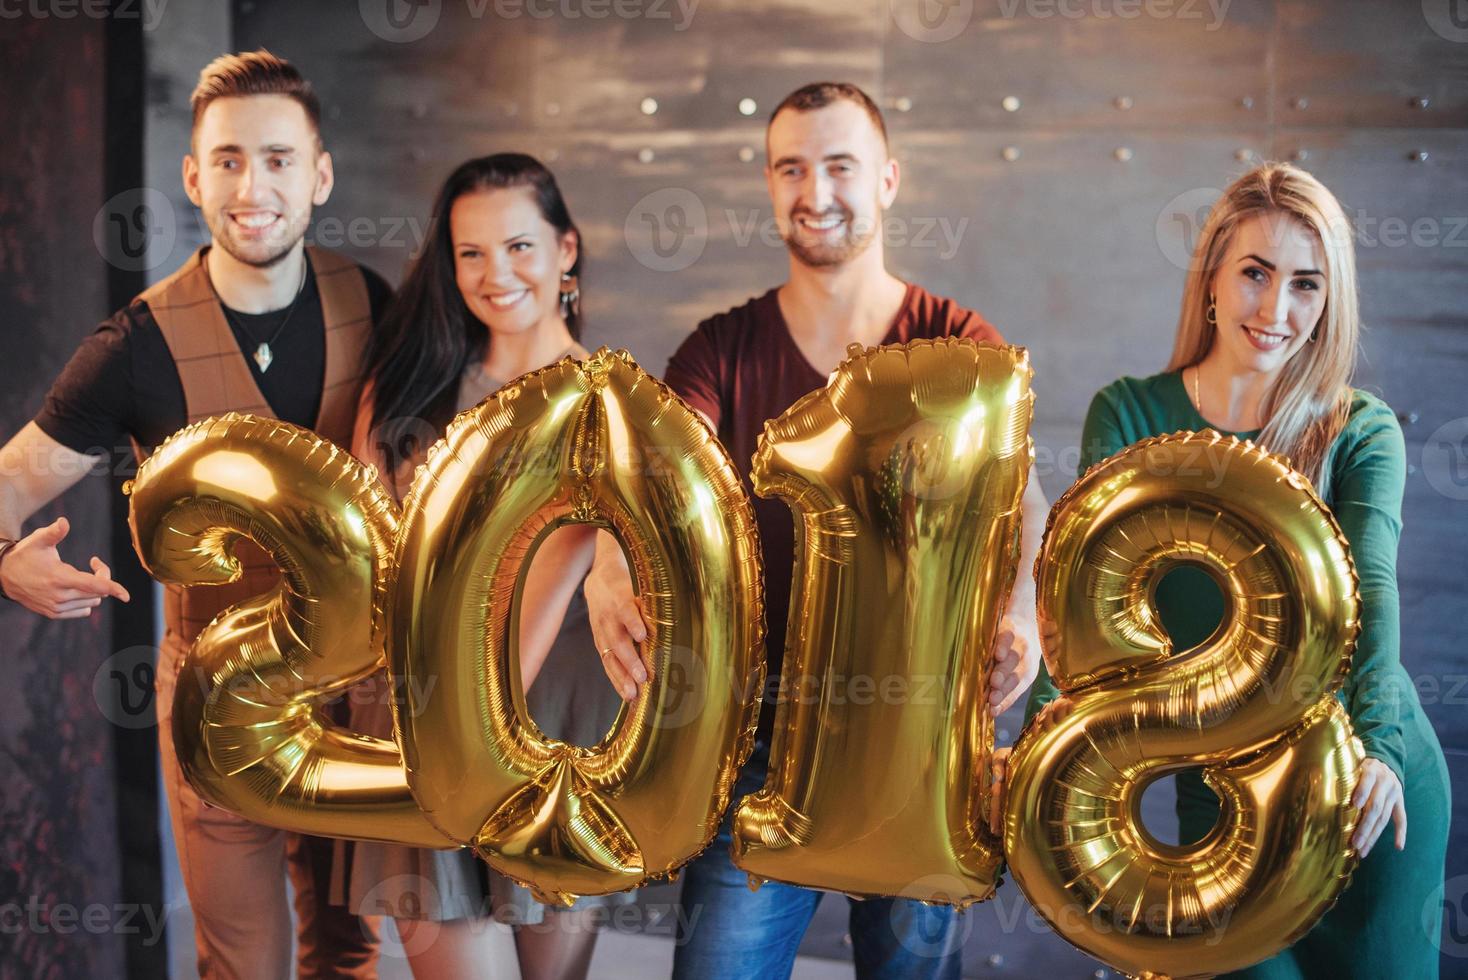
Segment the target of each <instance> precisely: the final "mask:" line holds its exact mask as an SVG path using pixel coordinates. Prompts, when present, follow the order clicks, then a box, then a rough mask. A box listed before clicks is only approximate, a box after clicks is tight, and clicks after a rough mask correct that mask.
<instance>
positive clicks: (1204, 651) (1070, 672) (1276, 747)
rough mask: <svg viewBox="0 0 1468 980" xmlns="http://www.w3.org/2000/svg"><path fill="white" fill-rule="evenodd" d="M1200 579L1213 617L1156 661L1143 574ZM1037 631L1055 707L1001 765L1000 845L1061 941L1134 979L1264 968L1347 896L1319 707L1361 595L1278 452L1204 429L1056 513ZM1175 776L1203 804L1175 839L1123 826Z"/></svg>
mask: <svg viewBox="0 0 1468 980" xmlns="http://www.w3.org/2000/svg"><path fill="white" fill-rule="evenodd" d="M1182 563H1190V564H1194V565H1197V566H1200V567H1201V568H1203V569H1204V570H1205V571H1206V572H1207V573H1208V574H1209V575H1210V576H1211V577H1212V578H1213V579H1215V580H1216V581H1217V583H1218V585H1219V587H1220V589H1221V591H1222V593H1223V596H1224V601H1225V608H1226V612H1225V614H1224V619H1223V622H1222V623H1221V624H1220V626H1219V627H1218V629H1217V630H1216V631H1215V632H1214V634H1213V636H1212V637H1211V638H1210V639H1208V640H1207V641H1206V642H1205V643H1203V644H1202V645H1201V646H1200V647H1199V648H1197V649H1196V650H1195V651H1193V652H1191V653H1189V654H1188V655H1187V656H1186V657H1183V658H1181V659H1178V660H1169V659H1168V657H1169V655H1170V654H1171V652H1172V650H1171V647H1170V644H1169V641H1168V638H1167V635H1166V633H1165V631H1164V630H1163V628H1162V625H1161V623H1160V621H1159V618H1158V613H1157V609H1156V607H1155V605H1154V599H1153V596H1154V590H1155V588H1156V584H1157V582H1158V581H1159V580H1160V579H1161V577H1162V576H1163V575H1165V574H1166V573H1167V571H1168V570H1170V569H1171V568H1174V567H1176V566H1178V565H1179V564H1182ZM1036 575H1037V580H1038V587H1039V598H1038V602H1039V617H1040V627H1041V628H1040V632H1041V635H1042V636H1044V637H1045V661H1046V664H1047V665H1048V666H1049V668H1050V673H1051V676H1052V677H1054V679H1055V682H1056V685H1057V686H1058V687H1059V688H1060V689H1061V690H1062V691H1064V692H1066V694H1067V696H1068V697H1069V698H1070V699H1071V700H1072V702H1073V709H1072V711H1071V713H1070V714H1069V715H1068V716H1067V717H1066V718H1064V719H1063V720H1062V721H1060V722H1059V723H1058V724H1055V725H1054V726H1053V727H1049V728H1048V729H1046V730H1041V729H1039V728H1036V729H1034V730H1031V731H1027V732H1026V733H1025V734H1024V736H1023V737H1022V738H1021V739H1020V741H1019V744H1018V745H1017V746H1016V747H1015V750H1014V754H1013V756H1012V757H1011V759H1010V761H1009V774H1008V776H1009V789H1008V794H1007V801H1006V812H1005V828H1004V830H1005V832H1004V843H1005V853H1006V856H1007V858H1008V861H1009V866H1010V868H1011V869H1012V870H1013V872H1014V877H1015V880H1016V881H1018V882H1019V885H1020V887H1021V889H1023V891H1024V893H1025V895H1026V897H1027V898H1029V900H1030V902H1031V903H1032V904H1033V905H1034V907H1035V908H1036V909H1037V910H1038V911H1039V912H1040V913H1041V914H1042V915H1043V916H1045V918H1046V919H1048V920H1049V921H1050V923H1051V924H1052V925H1053V926H1054V927H1055V928H1056V930H1057V931H1058V932H1059V933H1060V935H1061V936H1062V937H1064V938H1065V939H1067V940H1068V941H1070V942H1071V943H1073V944H1074V945H1076V946H1077V947H1079V948H1080V949H1082V950H1084V951H1085V952H1087V953H1090V954H1091V955H1093V956H1095V957H1097V958H1099V959H1101V960H1103V961H1104V962H1106V963H1107V964H1109V965H1111V966H1112V967H1115V968H1116V969H1118V970H1122V971H1124V972H1126V973H1129V974H1133V975H1144V974H1145V975H1166V976H1172V977H1192V976H1208V975H1212V974H1215V973H1223V972H1227V971H1229V970H1234V969H1239V968H1242V967H1244V966H1247V965H1249V964H1251V963H1255V962H1258V961H1260V960H1264V959H1267V958H1268V957H1270V956H1272V955H1274V954H1275V953H1276V952H1278V951H1279V950H1280V949H1282V948H1284V947H1285V946H1288V945H1289V944H1290V943H1292V942H1294V941H1295V940H1296V939H1298V938H1299V937H1300V936H1302V935H1304V933H1305V932H1306V931H1307V930H1309V928H1310V927H1311V926H1312V925H1313V924H1314V923H1315V922H1316V921H1317V920H1318V919H1319V918H1320V916H1321V915H1323V914H1324V913H1325V911H1326V910H1327V909H1328V908H1329V907H1330V905H1331V904H1332V903H1333V902H1334V901H1335V899H1336V896H1337V895H1339V893H1340V890H1341V889H1342V888H1344V887H1345V885H1346V882H1347V880H1348V878H1349V875H1350V871H1351V870H1352V868H1353V866H1354V860H1355V858H1354V854H1353V852H1352V851H1351V850H1350V848H1349V843H1348V842H1349V840H1350V835H1351V831H1352V829H1353V827H1354V825H1355V820H1356V811H1355V809H1354V808H1352V807H1351V806H1350V805H1349V799H1350V795H1351V792H1352V790H1353V788H1354V785H1355V779H1356V773H1357V769H1358V768H1359V765H1360V762H1361V758H1362V755H1361V749H1360V745H1359V742H1357V741H1356V740H1355V739H1354V737H1353V736H1352V734H1351V727H1350V723H1349V720H1348V719H1347V717H1346V714H1345V711H1344V710H1343V709H1342V708H1341V706H1340V704H1339V702H1337V701H1336V699H1335V697H1334V696H1333V694H1334V692H1335V691H1336V690H1337V689H1338V688H1339V687H1340V685H1341V682H1342V680H1343V678H1344V675H1345V671H1346V669H1347V667H1348V666H1349V664H1350V659H1351V652H1352V650H1353V648H1354V646H1355V642H1356V636H1357V634H1358V632H1359V623H1358V618H1357V617H1358V616H1359V610H1360V602H1359V599H1358V597H1357V594H1356V575H1355V570H1354V567H1353V566H1352V564H1351V558H1350V552H1349V549H1348V546H1347V544H1346V540H1345V537H1344V536H1343V535H1342V533H1341V530H1340V528H1339V527H1338V526H1337V524H1336V522H1335V520H1334V518H1332V516H1331V514H1330V512H1329V511H1328V510H1327V509H1326V507H1325V505H1324V504H1322V503H1321V502H1320V499H1319V498H1318V497H1317V496H1316V495H1315V493H1314V491H1313V490H1312V489H1311V487H1310V484H1309V481H1308V480H1306V479H1305V478H1304V477H1303V476H1301V475H1300V474H1299V473H1297V472H1295V471H1293V470H1291V469H1290V468H1289V466H1288V464H1287V463H1286V461H1285V460H1284V459H1282V458H1281V457H1277V456H1270V455H1268V454H1267V453H1265V452H1264V451H1262V450H1261V449H1259V448H1257V447H1256V446H1254V445H1253V444H1252V443H1248V442H1239V441H1238V440H1237V439H1234V438H1227V439H1225V438H1224V437H1222V436H1219V435H1218V434H1217V433H1212V432H1208V433H1203V434H1195V433H1179V434H1176V435H1172V436H1164V437H1160V438H1156V439H1149V440H1146V441H1144V442H1140V443H1137V444H1136V445H1134V446H1132V447H1130V448H1128V449H1126V450H1124V451H1122V452H1121V453H1118V454H1117V455H1116V456H1113V457H1112V458H1111V459H1109V460H1106V461H1104V462H1102V463H1101V464H1099V465H1097V466H1095V467H1093V468H1092V469H1091V470H1090V471H1089V472H1087V473H1086V474H1085V476H1084V477H1082V479H1081V480H1080V481H1079V482H1078V483H1077V484H1076V485H1075V486H1074V487H1072V488H1071V490H1070V491H1069V492H1068V493H1066V494H1065V496H1063V497H1062V498H1061V499H1060V501H1058V502H1057V503H1056V505H1055V508H1054V510H1053V511H1052V512H1051V515H1050V522H1049V526H1048V528H1047V530H1046V535H1045V543H1044V546H1043V550H1042V553H1041V555H1040V558H1039V560H1038V562H1037V565H1036ZM1192 766H1201V767H1203V768H1204V778H1205V779H1206V780H1207V782H1208V784H1209V785H1210V786H1211V787H1212V788H1213V790H1214V791H1215V792H1216V793H1217V794H1218V795H1219V797H1220V798H1221V799H1222V803H1223V805H1222V810H1221V814H1220V817H1219V822H1218V824H1217V826H1216V827H1215V828H1214V829H1213V831H1212V832H1210V833H1209V834H1208V835H1207V836H1205V837H1204V839H1203V840H1201V841H1199V842H1198V843H1196V844H1192V845H1184V846H1177V845H1168V844H1163V843H1160V842H1159V841H1158V840H1157V839H1156V838H1155V837H1154V836H1152V834H1150V833H1149V832H1148V831H1147V829H1146V828H1145V827H1144V826H1143V825H1142V821H1141V816H1140V801H1141V798H1142V793H1143V791H1144V789H1145V788H1146V786H1147V785H1148V784H1149V783H1151V782H1152V781H1154V780H1156V779H1157V778H1159V777H1161V776H1165V775H1168V774H1171V773H1175V772H1177V771H1179V770H1181V769H1184V768H1186V767H1192Z"/></svg>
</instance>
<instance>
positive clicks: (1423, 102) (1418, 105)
mask: <svg viewBox="0 0 1468 980" xmlns="http://www.w3.org/2000/svg"><path fill="white" fill-rule="evenodd" d="M1407 104H1408V105H1410V106H1411V107H1412V108H1414V109H1426V108H1427V107H1428V106H1430V105H1432V100H1431V99H1429V98H1428V97H1427V96H1425V95H1419V96H1417V98H1415V99H1413V100H1412V101H1411V102H1409V103H1407Z"/></svg>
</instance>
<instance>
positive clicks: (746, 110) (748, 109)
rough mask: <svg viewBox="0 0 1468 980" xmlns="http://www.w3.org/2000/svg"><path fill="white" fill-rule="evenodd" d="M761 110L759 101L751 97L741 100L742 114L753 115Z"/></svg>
mask: <svg viewBox="0 0 1468 980" xmlns="http://www.w3.org/2000/svg"><path fill="white" fill-rule="evenodd" d="M758 111H759V103H758V102H756V101H754V100H753V99H750V98H744V99H740V100H739V114H740V115H741V116H752V115H754V114H755V113H756V112H758Z"/></svg>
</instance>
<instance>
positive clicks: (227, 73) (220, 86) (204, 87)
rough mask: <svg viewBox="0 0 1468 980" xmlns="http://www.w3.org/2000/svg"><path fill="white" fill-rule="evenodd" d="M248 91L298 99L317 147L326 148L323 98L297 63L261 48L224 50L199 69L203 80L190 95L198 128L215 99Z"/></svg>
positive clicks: (246, 94) (244, 94)
mask: <svg viewBox="0 0 1468 980" xmlns="http://www.w3.org/2000/svg"><path fill="white" fill-rule="evenodd" d="M248 95H284V96H286V97H287V98H290V99H294V100H295V101H296V102H297V103H298V104H299V105H300V106H301V108H302V109H304V110H306V118H307V119H309V120H311V128H312V129H313V130H315V132H316V148H317V149H318V150H319V149H321V148H322V145H323V144H322V140H321V100H320V99H318V98H317V97H316V93H315V92H314V91H312V89H311V83H310V82H308V81H306V79H305V77H304V76H302V75H301V73H300V72H299V71H297V70H296V66H295V65H293V64H291V63H290V62H289V61H286V60H285V59H284V58H277V57H276V56H275V55H273V54H271V53H270V52H269V51H266V50H265V49H264V48H261V49H260V50H259V51H245V52H242V53H240V54H223V55H220V56H219V57H218V58H215V59H214V60H213V61H211V62H209V64H207V65H205V66H204V70H203V71H201V72H199V84H198V85H196V86H194V94H193V95H191V96H190V97H189V105H190V107H192V109H193V111H194V125H193V128H194V130H195V131H197V130H198V128H199V120H200V119H202V118H204V110H205V109H207V108H209V105H210V103H212V102H213V101H214V100H215V99H226V98H234V97H238V96H248Z"/></svg>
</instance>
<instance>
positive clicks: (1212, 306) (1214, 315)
mask: <svg viewBox="0 0 1468 980" xmlns="http://www.w3.org/2000/svg"><path fill="white" fill-rule="evenodd" d="M1203 319H1205V320H1207V321H1208V322H1209V323H1210V324H1211V325H1213V326H1215V327H1216V326H1218V304H1217V303H1215V302H1214V301H1213V297H1212V296H1210V297H1208V310H1207V312H1205V313H1204V314H1203Z"/></svg>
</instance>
